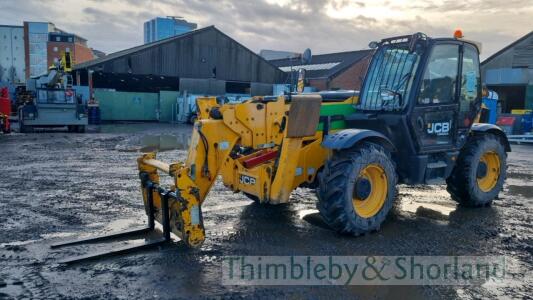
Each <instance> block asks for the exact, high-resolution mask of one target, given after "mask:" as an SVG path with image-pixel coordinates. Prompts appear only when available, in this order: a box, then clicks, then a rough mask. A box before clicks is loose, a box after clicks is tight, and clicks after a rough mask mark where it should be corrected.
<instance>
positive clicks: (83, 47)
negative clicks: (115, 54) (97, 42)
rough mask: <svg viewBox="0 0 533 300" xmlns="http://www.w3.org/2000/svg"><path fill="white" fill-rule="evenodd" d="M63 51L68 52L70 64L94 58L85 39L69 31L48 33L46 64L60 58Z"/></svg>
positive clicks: (50, 63)
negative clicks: (70, 59)
mask: <svg viewBox="0 0 533 300" xmlns="http://www.w3.org/2000/svg"><path fill="white" fill-rule="evenodd" d="M64 52H70V55H71V58H72V64H79V63H82V62H86V61H89V60H92V59H94V54H93V51H92V50H91V48H89V47H87V40H86V39H84V38H82V37H80V36H77V35H75V34H71V33H64V32H52V33H50V34H49V39H48V45H47V62H48V66H51V65H52V64H54V63H55V62H57V61H59V60H61V56H62V55H63V53H64Z"/></svg>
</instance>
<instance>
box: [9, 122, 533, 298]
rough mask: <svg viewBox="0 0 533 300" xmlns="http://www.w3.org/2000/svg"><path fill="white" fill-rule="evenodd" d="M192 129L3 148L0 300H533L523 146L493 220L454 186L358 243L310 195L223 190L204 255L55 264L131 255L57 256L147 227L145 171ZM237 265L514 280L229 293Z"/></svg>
mask: <svg viewBox="0 0 533 300" xmlns="http://www.w3.org/2000/svg"><path fill="white" fill-rule="evenodd" d="M190 130H191V127H190V126H178V125H157V124H136V125H131V124H128V125H117V126H103V127H102V128H101V129H100V130H98V131H95V130H93V131H91V132H90V133H88V134H69V133H65V132H60V131H53V132H40V133H34V134H17V133H14V134H11V135H7V136H1V135H0V149H1V153H2V154H1V155H2V158H3V163H2V164H1V165H0V170H1V174H2V175H0V176H1V180H0V195H1V199H0V266H1V267H0V299H3V298H7V299H11V298H13V299H18V298H35V299H45V298H46V299H50V298H74V299H89V298H91V299H92V298H105V299H109V298H118V299H146V298H162V299H171V298H187V299H190V298H195V297H209V298H212V297H215V298H233V297H240V298H296V299H299V298H315V299H326V298H334V299H338V298H340V297H350V298H355V299H368V298H373V299H398V298H404V299H427V298H436V299H443V298H461V299H478V298H496V297H498V298H514V299H517V298H518V299H528V297H530V296H531V295H532V294H533V293H532V292H533V277H532V276H531V271H532V266H533V262H532V261H533V260H532V250H533V239H532V238H533V225H532V217H531V213H532V208H533V163H532V162H531V157H532V154H533V147H532V146H525V145H523V146H522V145H521V146H518V145H514V146H513V152H512V153H510V155H509V159H508V165H509V168H508V180H507V183H506V185H505V189H504V192H502V193H501V194H500V198H499V199H497V200H496V201H495V202H494V204H493V205H492V206H491V207H485V208H480V209H467V208H462V207H458V206H457V205H456V204H455V203H454V202H453V201H452V200H451V198H450V197H449V195H448V193H447V192H446V190H445V187H444V186H420V187H409V186H400V187H399V196H398V199H397V200H396V204H395V207H394V209H393V211H392V212H391V214H390V215H389V217H388V219H387V221H386V222H385V223H384V224H383V225H382V228H381V230H380V231H379V232H377V233H373V234H369V235H366V236H362V237H358V238H350V237H344V236H339V235H337V234H336V233H334V232H332V231H331V230H330V229H329V228H328V227H327V225H326V224H324V222H323V221H322V219H321V218H320V215H319V214H318V213H317V210H316V209H315V202H316V197H315V195H314V192H313V191H312V190H309V189H298V190H296V191H295V192H293V194H292V196H291V203H290V204H288V205H279V206H265V205H257V204H254V203H252V202H251V201H250V200H248V198H246V197H245V196H243V195H241V194H234V193H232V192H231V191H228V190H226V189H225V188H224V187H223V186H222V184H221V183H220V182H217V184H216V185H215V186H214V188H213V190H212V191H211V193H210V195H209V196H208V198H207V200H206V202H205V204H204V206H203V211H204V222H205V225H206V230H207V232H206V234H207V237H206V242H205V243H204V245H203V246H202V248H201V249H199V250H188V249H186V248H185V246H184V245H183V244H182V243H181V242H180V241H179V240H178V239H175V241H174V242H173V243H172V244H169V245H164V246H161V247H159V248H157V249H151V250H146V251H143V252H139V253H136V254H129V255H123V256H117V257H112V258H106V259H104V260H99V261H96V262H90V263H83V264H79V265H75V266H70V267H64V266H60V265H59V264H57V262H58V261H59V260H61V259H63V258H67V257H70V256H73V255H81V254H85V253H92V252H94V251H98V250H106V249H110V248H112V247H118V246H122V245H125V244H126V243H129V241H128V242H127V241H126V240H115V241H114V242H113V243H111V244H109V243H101V244H95V245H92V246H89V247H87V246H85V245H79V246H72V247H68V248H62V249H57V250H51V249H50V248H49V246H50V245H51V244H53V243H57V242H60V241H63V240H67V239H71V238H78V237H84V236H90V235H92V234H101V233H108V232H113V231H116V230H121V229H128V228H132V227H137V226H140V225H143V224H145V223H146V222H145V221H144V220H145V215H144V209H143V206H142V203H141V197H140V194H139V181H138V175H137V170H136V158H137V157H138V156H139V155H140V153H141V152H143V151H148V150H153V149H159V150H161V152H160V153H159V154H158V156H159V158H161V159H162V160H164V161H167V162H171V161H176V160H182V159H184V158H185V155H186V151H185V150H182V149H183V148H185V147H186V145H187V143H188V133H189V132H190ZM153 237H154V236H153V235H152V236H149V237H148V238H153ZM142 241H143V239H142V238H139V239H137V240H134V241H133V243H140V242H142ZM228 255H468V256H472V255H476V256H477V255H490V256H505V257H507V258H509V261H511V262H512V263H511V264H510V265H509V273H510V274H511V275H512V277H513V278H511V279H509V280H508V281H507V282H506V284H505V285H503V286H484V285H482V286H313V287H305V286H273V287H272V286H271V287H268V286H226V285H222V283H221V267H220V266H221V260H222V257H223V256H228Z"/></svg>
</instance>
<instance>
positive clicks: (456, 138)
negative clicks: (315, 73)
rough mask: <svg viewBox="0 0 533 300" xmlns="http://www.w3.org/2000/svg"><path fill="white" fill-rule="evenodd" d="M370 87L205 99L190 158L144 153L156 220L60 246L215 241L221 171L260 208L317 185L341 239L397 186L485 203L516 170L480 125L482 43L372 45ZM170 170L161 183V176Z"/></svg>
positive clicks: (377, 211) (324, 212)
mask: <svg viewBox="0 0 533 300" xmlns="http://www.w3.org/2000/svg"><path fill="white" fill-rule="evenodd" d="M370 46H371V48H373V49H374V54H373V57H372V61H371V63H370V65H369V68H368V71H367V74H366V76H365V80H364V83H363V86H362V89H361V91H360V93H356V94H353V95H346V96H345V97H333V96H332V94H330V93H327V92H325V93H317V94H300V95H287V96H279V97H254V98H252V99H250V100H249V101H246V102H245V103H240V104H225V105H219V104H217V102H216V99H215V98H214V97H206V98H201V99H199V100H198V102H197V106H198V120H197V121H196V123H195V124H194V129H193V134H192V138H191V145H190V148H189V152H188V157H187V160H186V161H185V162H177V163H171V164H167V163H164V162H161V161H159V160H157V159H156V154H155V153H148V154H144V155H142V156H141V157H139V158H138V161H137V162H138V169H139V176H140V180H141V191H142V196H143V200H144V205H145V208H146V213H147V215H148V220H149V222H148V227H147V228H143V229H140V230H130V231H128V232H125V233H118V234H113V235H110V236H104V237H96V238H89V239H85V240H78V241H72V242H66V243H61V244H56V245H54V247H60V246H65V245H71V244H77V243H83V242H92V241H96V240H103V239H108V238H114V237H117V236H122V235H124V234H136V233H139V232H145V231H149V230H153V229H154V224H155V221H157V222H159V223H161V224H162V227H163V237H162V238H161V239H159V240H155V241H149V242H146V243H145V244H143V245H141V246H133V247H131V246H127V247H124V248H120V249H115V250H113V251H111V252H105V253H96V254H90V255H87V256H82V257H75V258H71V259H67V260H65V261H64V262H65V263H71V262H78V261H80V260H86V259H93V258H96V257H101V256H104V255H109V254H117V253H123V252H128V251H131V250H132V249H139V248H145V247H149V246H152V245H155V244H159V243H164V242H167V241H169V240H170V233H171V232H172V233H174V234H175V235H177V236H178V237H179V238H180V239H181V240H183V241H184V242H185V244H186V245H188V246H189V247H193V248H196V247H200V246H201V245H202V242H203V241H204V238H205V228H204V223H203V216H202V209H201V208H202V203H203V202H204V201H205V199H206V197H207V195H208V193H209V190H210V189H211V187H212V186H213V184H214V182H215V181H216V180H217V178H219V176H220V178H221V180H222V182H223V183H224V185H225V186H226V187H227V188H229V189H231V190H232V191H235V192H242V193H243V194H244V195H246V196H247V197H249V198H251V199H253V200H254V201H256V202H259V203H261V204H263V203H264V204H267V203H268V204H278V203H286V202H288V201H289V196H290V194H291V192H292V191H293V190H294V189H296V188H298V187H301V186H307V187H312V188H316V194H317V197H318V203H317V207H318V210H319V212H320V214H321V216H322V218H323V219H324V221H325V222H326V223H327V224H328V225H329V226H330V227H331V228H332V229H334V230H335V231H337V232H339V233H341V234H348V235H360V234H364V233H367V232H371V231H375V230H378V229H379V227H380V225H381V223H382V222H383V221H384V220H385V218H386V216H387V214H388V213H389V211H390V209H391V207H392V204H393V201H394V200H395V198H396V194H397V189H396V185H397V183H405V184H410V185H416V184H447V189H448V191H449V193H450V195H451V197H452V198H453V199H454V200H455V201H457V202H459V203H460V204H461V205H466V206H474V207H476V206H485V205H489V204H490V203H491V201H492V200H493V199H494V198H495V197H496V196H497V195H498V193H499V192H500V190H501V189H502V186H503V182H504V180H505V176H506V156H507V154H506V153H507V152H509V151H510V150H511V149H510V146H509V142H508V141H507V138H506V136H505V134H504V132H503V131H502V130H501V129H500V128H498V127H497V126H495V125H491V124H481V123H474V120H475V118H476V116H477V115H478V113H479V110H480V105H481V80H480V71H479V49H478V46H477V45H476V44H475V43H472V42H469V41H465V40H463V39H461V38H460V37H454V38H429V37H427V36H426V35H424V34H422V33H416V34H413V35H407V36H400V37H393V38H388V39H384V40H381V41H380V42H373V43H371V44H370ZM161 174H165V175H169V176H171V177H172V180H173V184H172V185H171V186H170V187H163V186H162V185H161V184H160V175H161Z"/></svg>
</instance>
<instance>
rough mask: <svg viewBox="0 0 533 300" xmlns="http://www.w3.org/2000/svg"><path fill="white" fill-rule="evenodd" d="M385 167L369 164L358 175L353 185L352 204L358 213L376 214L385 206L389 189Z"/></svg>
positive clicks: (364, 214) (366, 216)
mask: <svg viewBox="0 0 533 300" xmlns="http://www.w3.org/2000/svg"><path fill="white" fill-rule="evenodd" d="M388 186H389V184H388V182H387V175H386V174H385V169H383V167H382V166H381V165H379V164H369V165H367V166H366V167H364V168H363V169H362V170H361V171H360V173H359V176H358V177H357V180H356V181H355V183H354V187H353V196H352V204H353V207H354V209H355V212H356V213H357V215H359V216H360V217H363V218H370V217H373V216H375V215H376V214H377V213H378V212H379V211H380V210H381V208H382V207H383V204H384V203H385V201H386V199H387V191H388Z"/></svg>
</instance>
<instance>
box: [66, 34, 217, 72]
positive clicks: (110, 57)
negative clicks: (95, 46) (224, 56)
mask: <svg viewBox="0 0 533 300" xmlns="http://www.w3.org/2000/svg"><path fill="white" fill-rule="evenodd" d="M213 28H215V26H208V27H204V28H201V29H198V30H193V31H190V32H187V33H184V34H181V35H177V36H172V37H169V38H166V39H162V40H159V41H155V42H153V43H148V44H144V45H140V46H137V47H133V48H129V49H125V50H122V51H118V52H115V53H111V54H108V55H106V56H104V57H102V58H98V59H93V60H90V61H86V62H83V63H81V64H77V65H75V66H74V68H73V69H74V70H79V69H85V68H88V67H91V66H95V65H99V64H101V63H104V62H107V61H110V60H113V59H116V58H120V57H122V56H126V55H130V54H132V53H135V52H138V51H141V50H144V49H148V48H151V47H154V46H158V45H162V44H165V43H169V42H173V41H175V40H178V39H182V38H185V37H189V36H191V35H195V34H197V33H200V32H202V31H207V30H209V29H213Z"/></svg>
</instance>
